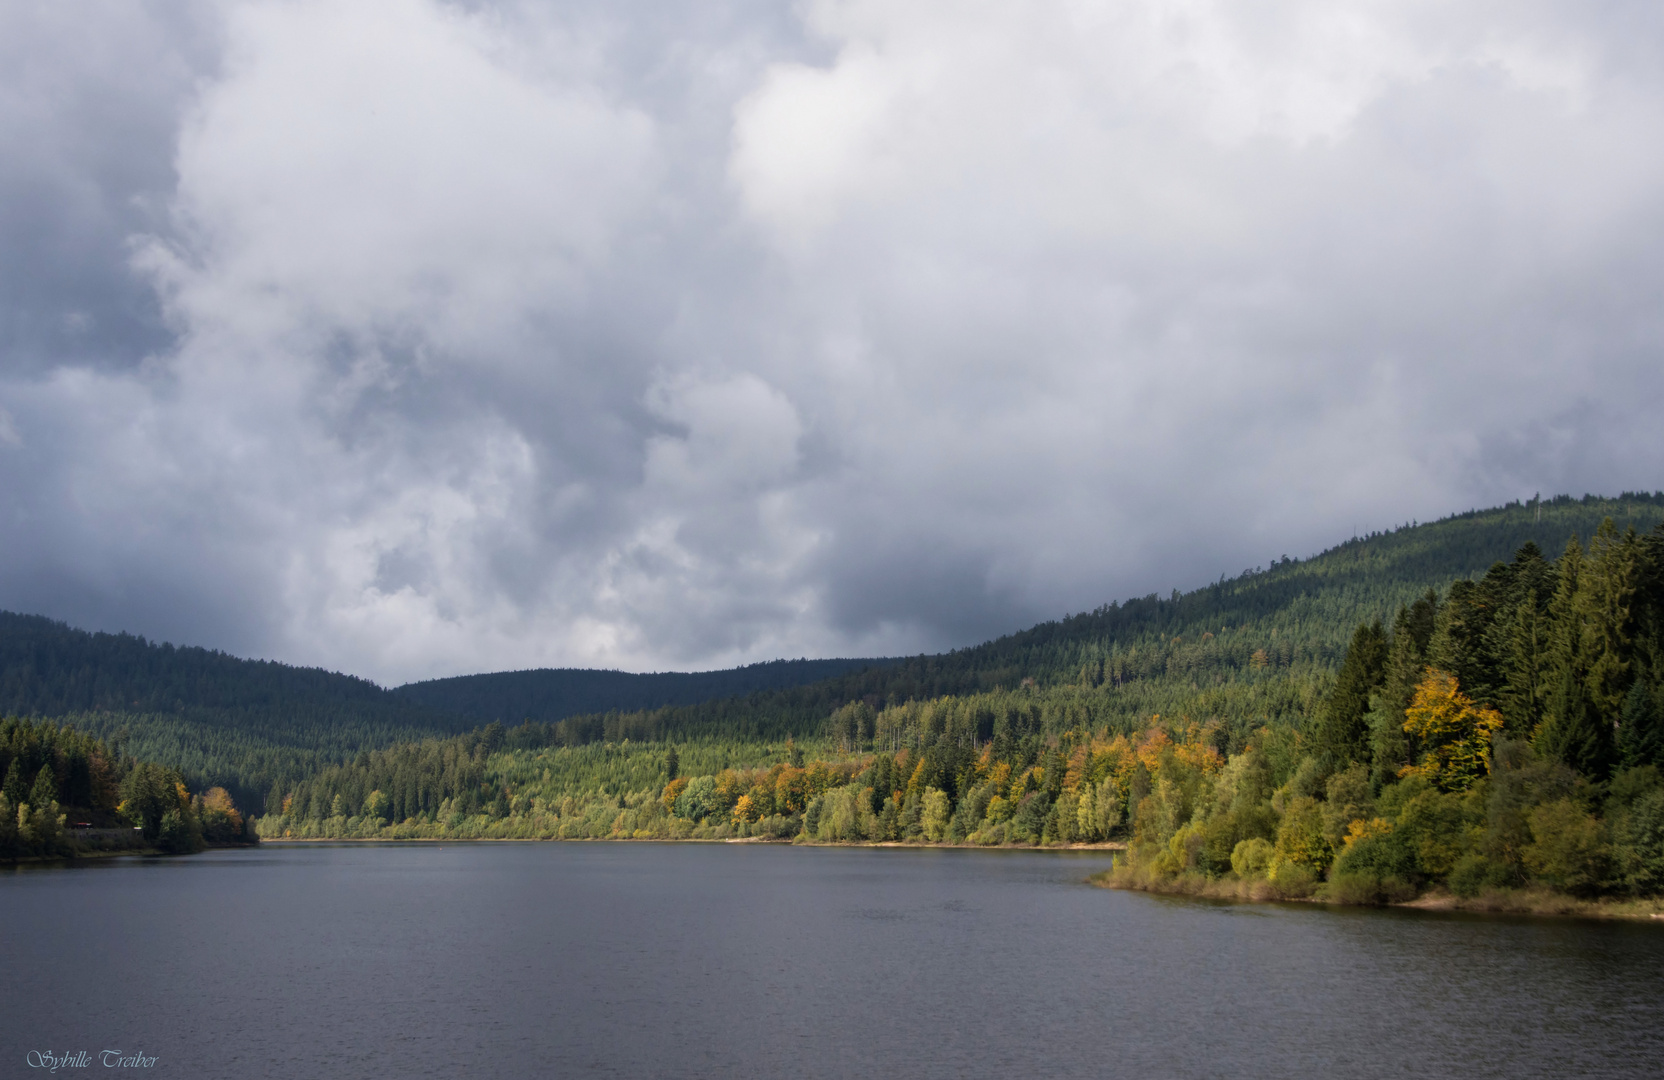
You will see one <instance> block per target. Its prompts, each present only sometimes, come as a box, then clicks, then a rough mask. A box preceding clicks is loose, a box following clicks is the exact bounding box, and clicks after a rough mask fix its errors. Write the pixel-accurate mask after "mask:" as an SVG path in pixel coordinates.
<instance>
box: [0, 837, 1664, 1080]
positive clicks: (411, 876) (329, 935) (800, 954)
mask: <svg viewBox="0 0 1664 1080" xmlns="http://www.w3.org/2000/svg"><path fill="white" fill-rule="evenodd" d="M1105 865H1107V859H1106V858H1105V857H1104V856H1102V855H1098V854H1095V853H1082V854H1065V853H1043V852H974V851H919V850H871V849H802V848H791V847H785V846H774V845H770V846H761V845H721V844H710V845H704V844H702V845H692V844H687V845H660V844H476V845H465V844H457V845H444V846H438V845H420V846H418V845H410V846H397V845H341V846H323V845H316V846H314V845H306V846H269V847H266V848H264V849H261V850H258V851H235V852H214V853H209V854H206V855H201V856H195V857H191V858H183V859H121V860H112V861H108V862H103V863H101V864H99V865H95V866H76V867H68V868H61V869H52V868H36V869H26V870H19V871H11V872H4V873H0V927H3V930H0V933H3V935H4V936H3V938H0V960H3V961H4V973H3V977H0V1076H28V1075H33V1076H44V1075H46V1070H45V1069H40V1068H31V1067H30V1066H29V1064H28V1055H29V1052H30V1051H31V1050H48V1049H50V1050H53V1051H57V1052H60V1053H61V1052H63V1051H65V1050H69V1051H75V1050H82V1049H84V1050H87V1051H89V1052H90V1054H91V1055H92V1059H91V1061H92V1063H91V1066H90V1067H89V1068H86V1069H68V1070H61V1071H60V1075H70V1076H76V1075H81V1076H85V1075H89V1074H92V1073H103V1074H110V1072H111V1070H108V1069H105V1068H103V1067H101V1065H100V1062H99V1059H98V1054H99V1052H100V1051H102V1050H106V1049H110V1050H120V1051H122V1053H123V1054H124V1055H131V1054H136V1053H140V1052H142V1053H143V1054H144V1055H146V1056H153V1057H155V1058H156V1063H155V1065H154V1066H153V1067H151V1068H148V1069H145V1070H142V1071H143V1074H144V1075H149V1076H190V1077H209V1076H211V1077H273V1078H276V1077H283V1078H296V1077H300V1078H309V1077H331V1076H386V1077H429V1076H433V1077H440V1076H442V1077H475V1076H479V1077H499V1076H500V1077H534V1076H555V1077H561V1076H623V1077H706V1076H710V1077H730V1076H732V1077H787V1076H805V1077H867V1076H884V1077H1000V1078H1002V1080H1016V1078H1026V1077H1032V1076H1068V1077H1104V1076H1111V1077H1113V1076H1127V1077H1141V1078H1142V1077H1216V1076H1245V1077H1262V1076H1263V1077H1337V1076H1364V1077H1375V1076H1382V1077H1385V1076H1413V1077H1437V1076H1461V1077H1475V1076H1498V1077H1528V1076H1554V1077H1565V1076H1654V1077H1656V1076H1659V1075H1664V926H1655V925H1650V924H1645V925H1635V924H1608V923H1594V922H1577V921H1560V920H1547V919H1541V920H1532V919H1499V918H1479V917H1465V916H1454V915H1437V914H1427V913H1420V912H1395V911H1366V910H1345V909H1322V908H1316V907H1310V906H1303V905H1286V906H1284V905H1279V906H1263V905H1262V906H1236V905H1223V904H1212V903H1205V902H1195V901H1184V900H1171V899H1164V898H1159V897H1151V896H1145V895H1141V894H1132V893H1119V892H1109V891H1105V890H1101V889H1094V888H1091V887H1089V886H1086V885H1084V884H1082V881H1083V879H1084V878H1085V877H1086V875H1088V874H1089V873H1092V872H1094V871H1096V870H1098V869H1101V868H1103V867H1104V866H1105Z"/></svg>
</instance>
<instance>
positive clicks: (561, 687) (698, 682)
mask: <svg viewBox="0 0 1664 1080" xmlns="http://www.w3.org/2000/svg"><path fill="white" fill-rule="evenodd" d="M889 663H893V661H891V660H887V659H867V660H859V659H836V660H769V661H765V662H763V663H759V664H749V665H747V666H745V667H737V668H727V669H724V670H721V671H696V672H680V671H666V672H654V673H651V674H632V673H630V672H624V671H602V670H596V669H593V668H537V669H533V670H528V671H503V672H496V673H493V674H487V675H457V676H454V677H452V678H448V679H428V680H424V681H422V682H413V683H406V684H405V685H403V686H401V687H399V688H398V689H397V690H396V691H395V692H396V693H397V694H398V695H399V696H401V697H403V698H405V699H407V700H410V701H413V702H416V703H418V704H421V705H423V706H426V707H427V708H430V709H435V710H439V711H443V712H447V713H451V714H454V715H457V716H463V717H467V718H468V719H469V720H471V721H473V722H475V723H476V724H480V725H483V724H488V723H491V722H492V721H494V720H495V721H501V722H503V723H505V724H518V723H520V722H521V721H522V720H532V721H538V722H544V723H547V722H549V721H553V720H562V719H565V718H566V717H568V716H577V715H580V714H583V713H604V712H610V711H620V712H634V711H637V710H640V709H655V708H659V707H661V706H665V705H693V704H697V703H699V702H701V701H709V700H712V699H714V698H730V697H743V696H745V695H747V694H753V693H756V692H758V691H760V690H780V689H785V688H787V687H793V686H802V685H805V684H808V683H815V682H820V681H822V680H823V679H830V678H833V677H835V676H839V675H845V674H848V673H849V672H852V671H861V670H865V669H867V668H872V667H879V666H883V665H885V664H889Z"/></svg>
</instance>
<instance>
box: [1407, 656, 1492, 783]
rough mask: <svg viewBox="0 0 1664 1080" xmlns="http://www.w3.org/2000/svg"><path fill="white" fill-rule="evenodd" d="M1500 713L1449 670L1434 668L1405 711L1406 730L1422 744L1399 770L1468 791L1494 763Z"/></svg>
mask: <svg viewBox="0 0 1664 1080" xmlns="http://www.w3.org/2000/svg"><path fill="white" fill-rule="evenodd" d="M1501 729H1502V714H1501V713H1499V712H1497V711H1496V710H1495V709H1492V708H1488V707H1483V706H1475V705H1474V703H1473V702H1472V700H1470V699H1469V698H1468V696H1467V695H1466V694H1464V693H1462V689H1461V687H1460V686H1458V685H1457V683H1456V676H1454V675H1452V674H1450V673H1449V672H1448V671H1439V670H1437V669H1431V670H1429V671H1428V672H1427V677H1426V678H1424V679H1422V680H1421V682H1420V683H1418V684H1417V685H1416V692H1415V696H1414V697H1412V698H1411V699H1410V707H1409V708H1408V709H1406V710H1405V711H1404V731H1405V733H1406V734H1408V735H1409V736H1411V738H1413V739H1414V740H1415V742H1416V745H1417V746H1419V747H1420V748H1421V757H1420V759H1419V760H1418V761H1417V762H1416V764H1414V765H1406V766H1405V767H1404V768H1403V769H1401V770H1400V771H1399V775H1400V776H1425V777H1426V778H1427V779H1428V780H1429V781H1431V782H1432V783H1433V784H1434V785H1436V786H1437V787H1439V788H1441V789H1443V790H1445V791H1465V790H1466V789H1467V788H1469V787H1470V786H1472V784H1473V782H1474V781H1475V780H1477V779H1478V778H1479V777H1481V776H1484V775H1486V774H1487V773H1489V772H1490V769H1491V736H1492V735H1494V734H1495V733H1496V732H1498V731H1500V730H1501Z"/></svg>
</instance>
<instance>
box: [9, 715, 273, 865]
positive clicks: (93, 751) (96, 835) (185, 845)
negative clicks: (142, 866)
mask: <svg viewBox="0 0 1664 1080" xmlns="http://www.w3.org/2000/svg"><path fill="white" fill-rule="evenodd" d="M0 776H3V777H4V780H3V781H0V859H3V860H7V861H15V860H17V859H18V858H22V857H38V858H50V857H60V856H73V855H76V854H80V853H82V852H85V851H88V850H96V849H101V848H114V849H118V850H120V849H127V848H134V847H151V848H157V849H161V850H163V851H174V852H183V851H196V850H200V849H201V848H202V847H203V846H204V845H205V844H235V843H250V842H253V841H254V840H255V835H254V832H253V829H252V825H251V823H250V822H248V821H245V820H244V818H243V815H242V814H241V813H239V812H238V810H237V807H236V805H235V803H234V802H233V801H232V799H231V796H230V795H229V794H228V793H227V792H226V791H225V789H224V788H212V789H210V790H208V791H206V792H203V793H201V794H198V795H194V796H193V795H191V794H190V791H189V790H188V789H187V787H186V786H185V782H184V780H183V779H182V778H181V777H180V775H179V773H178V772H177V771H175V770H173V769H169V768H165V767H163V766H160V765H157V764H154V763H152V762H145V761H137V760H134V759H132V758H127V757H123V756H122V755H121V754H120V753H118V752H115V751H113V750H112V749H111V748H110V747H108V746H107V745H106V744H104V743H103V742H102V741H100V740H99V739H97V738H95V737H93V736H92V735H89V734H87V733H85V732H82V731H77V730H75V729H74V728H72V727H69V726H66V725H59V724H54V723H51V722H45V723H32V722H30V721H27V720H17V719H7V720H0Z"/></svg>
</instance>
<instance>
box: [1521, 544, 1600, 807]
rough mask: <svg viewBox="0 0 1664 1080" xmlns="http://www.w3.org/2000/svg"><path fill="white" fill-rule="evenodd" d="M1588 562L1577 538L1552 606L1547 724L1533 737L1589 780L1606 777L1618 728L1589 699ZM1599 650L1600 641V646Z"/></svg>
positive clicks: (1546, 670)
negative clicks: (1586, 591) (1606, 719)
mask: <svg viewBox="0 0 1664 1080" xmlns="http://www.w3.org/2000/svg"><path fill="white" fill-rule="evenodd" d="M1588 569H1589V567H1588V560H1586V559H1585V558H1584V555H1583V547H1582V545H1581V544H1579V543H1578V542H1577V538H1576V537H1575V536H1574V537H1572V539H1571V541H1570V542H1568V543H1567V545H1566V552H1565V554H1563V555H1562V556H1560V563H1559V571H1560V574H1559V577H1560V580H1559V583H1558V585H1557V587H1556V589H1555V592H1554V600H1553V601H1552V603H1551V604H1550V605H1549V613H1550V614H1549V618H1550V622H1551V627H1552V629H1551V633H1552V638H1551V642H1550V647H1549V662H1548V663H1547V664H1546V665H1544V676H1545V680H1544V681H1545V684H1546V690H1547V693H1546V694H1545V698H1546V702H1545V704H1546V708H1545V710H1544V717H1543V721H1542V723H1541V724H1540V725H1538V727H1537V730H1536V732H1535V733H1534V735H1533V737H1532V743H1533V745H1534V746H1535V747H1536V749H1537V752H1538V753H1539V754H1542V755H1543V756H1544V757H1547V758H1550V759H1553V760H1557V761H1562V762H1565V763H1566V764H1567V765H1569V766H1571V767H1572V768H1574V769H1576V770H1578V771H1579V772H1582V773H1585V774H1587V775H1590V776H1593V777H1597V778H1604V777H1605V776H1606V774H1607V773H1608V771H1609V770H1610V769H1611V765H1612V759H1613V756H1614V747H1613V741H1612V726H1611V724H1610V722H1608V721H1605V720H1603V718H1602V717H1601V715H1600V712H1599V709H1598V706H1597V703H1596V702H1594V701H1591V700H1590V696H1589V655H1588V654H1589V643H1588V641H1587V640H1586V639H1587V638H1588V637H1589V636H1591V635H1588V634H1586V633H1585V619H1586V616H1587V614H1588V611H1589V608H1590V606H1591V605H1590V602H1589V600H1588V599H1587V598H1586V596H1585V590H1586V588H1588V586H1587V585H1586V584H1585V582H1584V578H1585V576H1586V573H1587V571H1588ZM1596 644H1597V646H1598V642H1597V643H1596Z"/></svg>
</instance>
